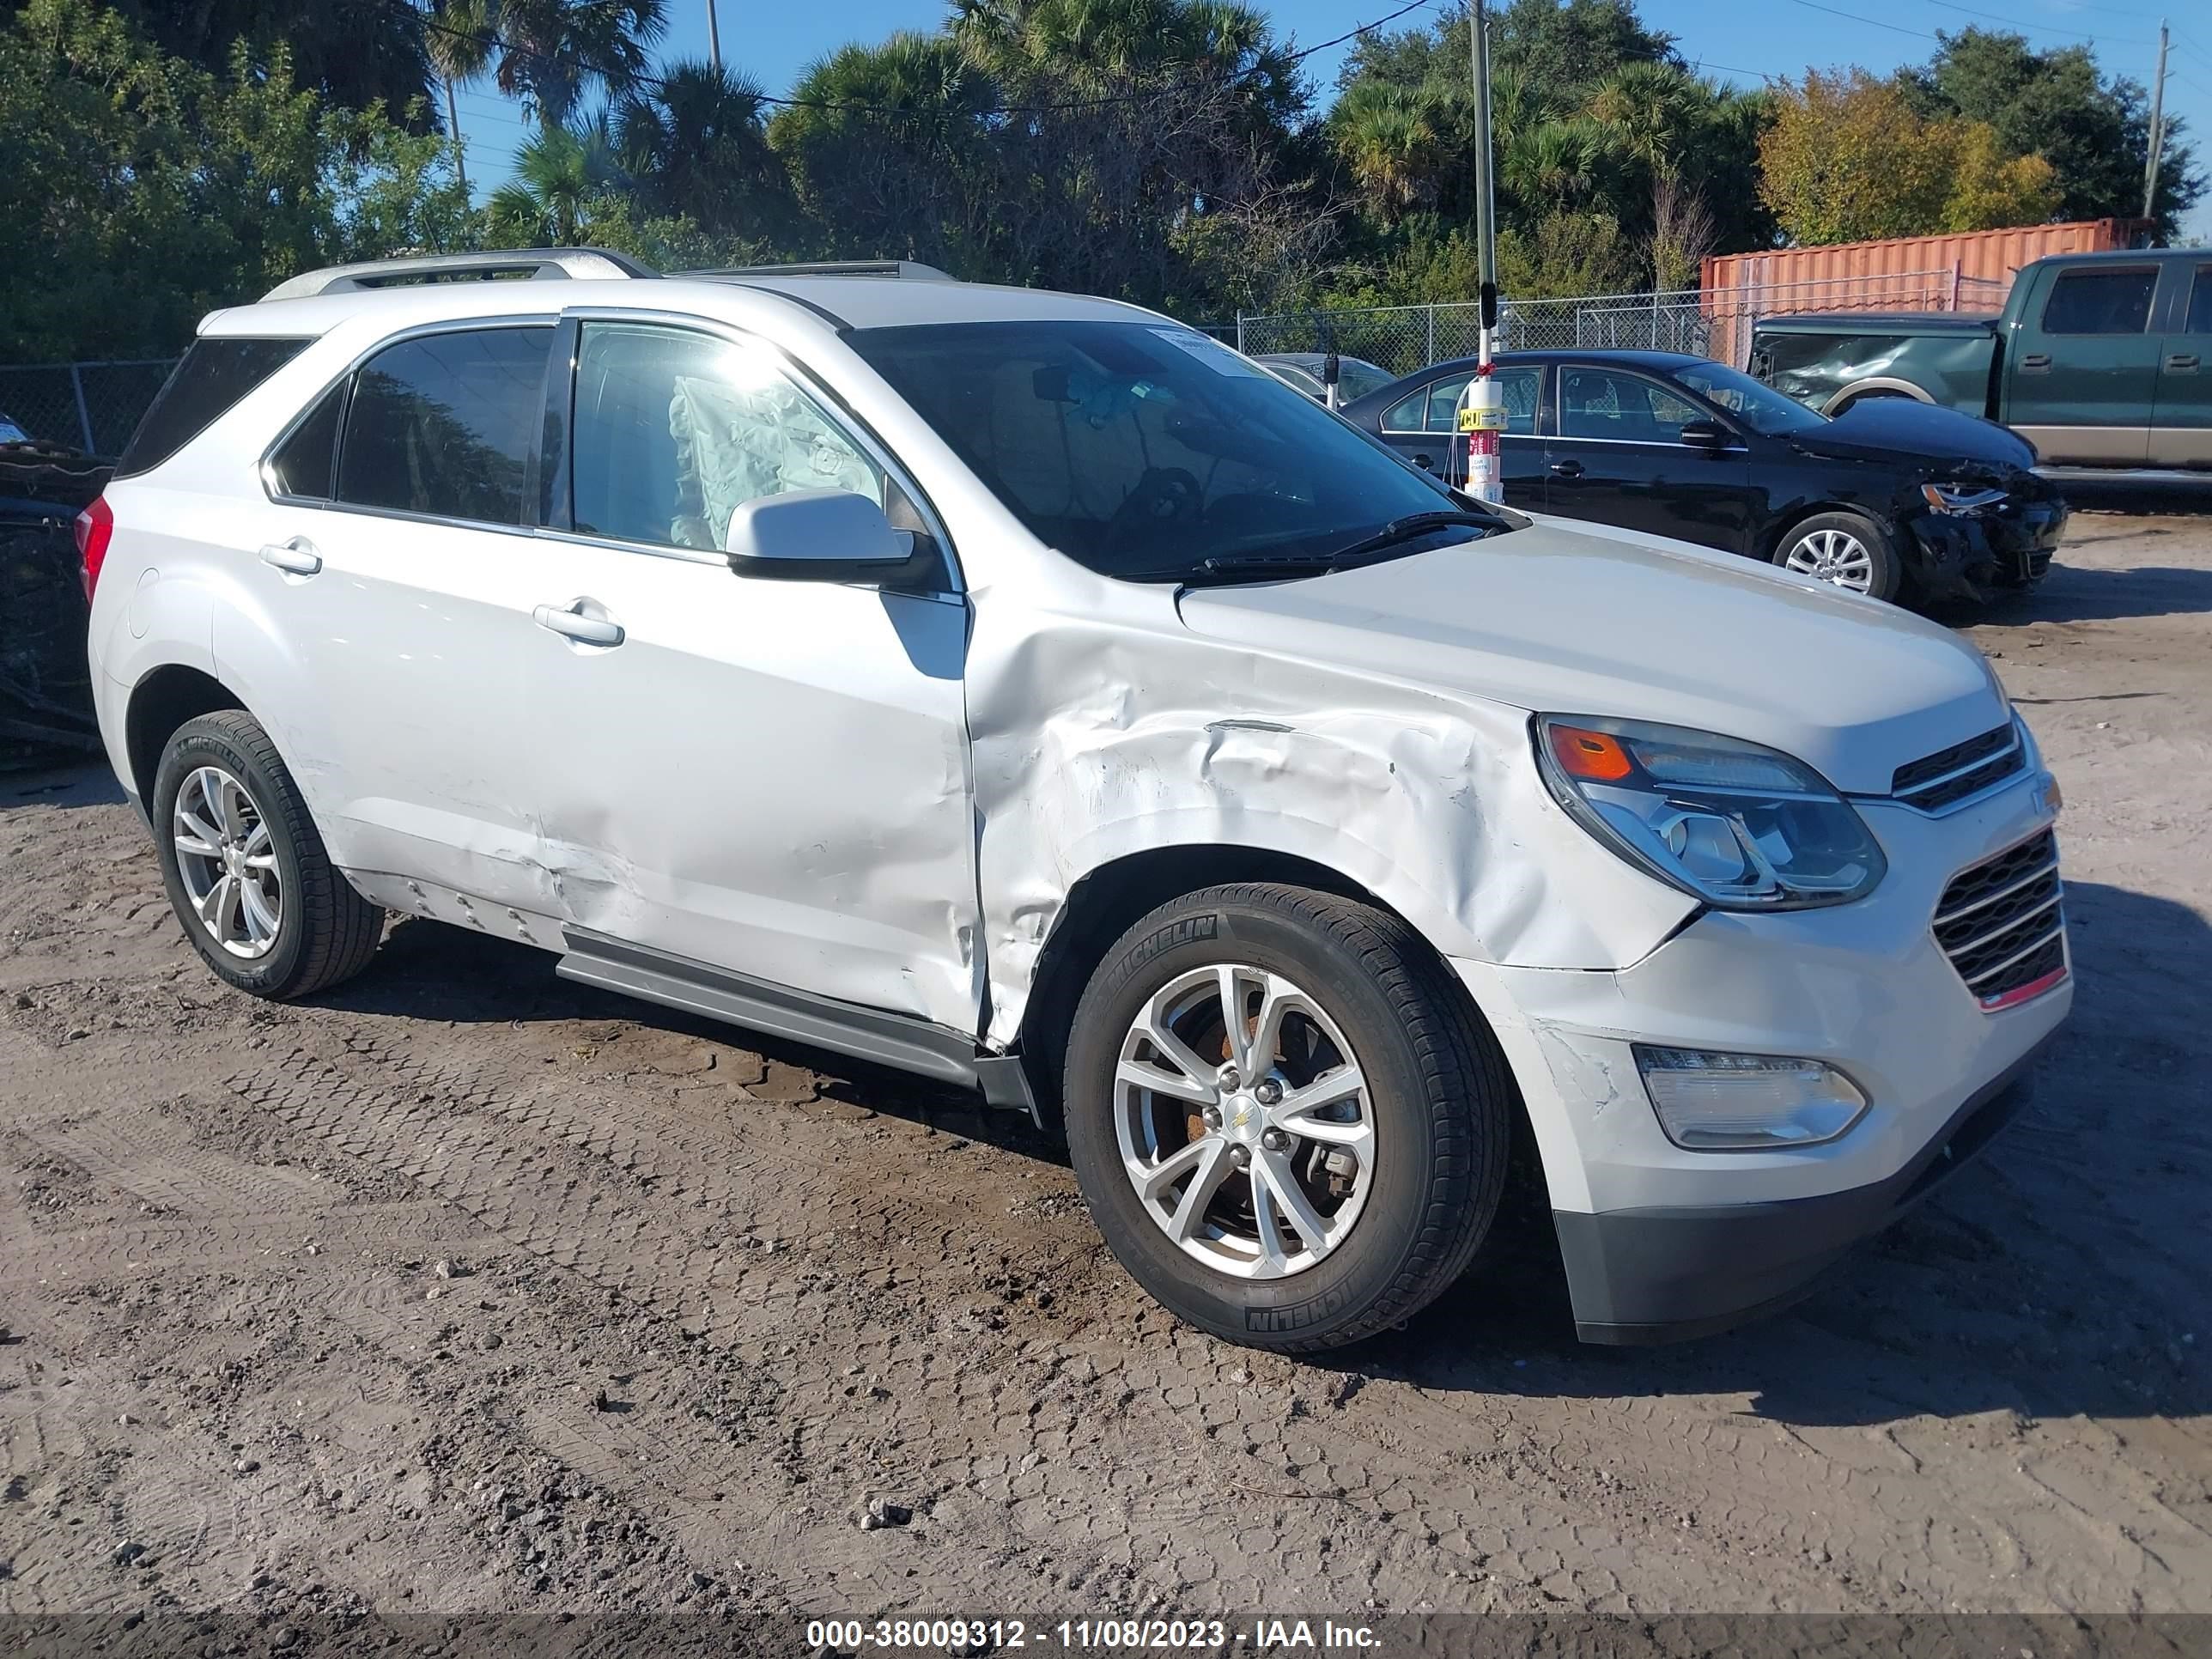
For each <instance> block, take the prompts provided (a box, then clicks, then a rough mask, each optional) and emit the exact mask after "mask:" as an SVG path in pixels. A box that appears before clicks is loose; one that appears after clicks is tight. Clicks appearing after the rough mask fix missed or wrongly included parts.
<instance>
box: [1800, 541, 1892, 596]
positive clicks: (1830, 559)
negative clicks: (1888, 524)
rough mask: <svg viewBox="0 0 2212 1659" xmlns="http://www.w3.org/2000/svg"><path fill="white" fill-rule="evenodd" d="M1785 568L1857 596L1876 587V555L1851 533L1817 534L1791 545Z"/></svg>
mask: <svg viewBox="0 0 2212 1659" xmlns="http://www.w3.org/2000/svg"><path fill="white" fill-rule="evenodd" d="M1783 563H1784V567H1785V568H1788V569H1790V570H1795V571H1796V572H1797V573H1798V574H1800V575H1802V576H1816V577H1818V578H1819V579H1820V580H1822V581H1824V582H1833V583H1834V584H1835V585H1836V586H1838V587H1847V588H1849V589H1850V591H1851V592H1854V593H1865V592H1870V591H1872V589H1873V586H1874V555H1873V554H1872V553H1870V552H1869V551H1868V550H1867V544H1865V543H1864V542H1863V541H1861V540H1860V539H1859V538H1857V536H1854V535H1853V534H1851V532H1850V531H1848V530H1834V529H1830V530H1816V531H1814V532H1812V533H1811V534H1810V535H1807V536H1801V537H1799V538H1797V540H1796V542H1795V543H1794V544H1792V545H1791V547H1790V554H1789V556H1788V557H1787V558H1786V559H1784V561H1783Z"/></svg>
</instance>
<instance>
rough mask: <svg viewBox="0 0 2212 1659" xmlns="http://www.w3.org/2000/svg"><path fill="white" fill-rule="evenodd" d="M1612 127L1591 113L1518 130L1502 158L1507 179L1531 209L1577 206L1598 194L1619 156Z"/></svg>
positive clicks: (1501, 169) (1501, 171)
mask: <svg viewBox="0 0 2212 1659" xmlns="http://www.w3.org/2000/svg"><path fill="white" fill-rule="evenodd" d="M1619 150H1620V139H1619V137H1618V135H1617V134H1616V133H1615V132H1614V131H1613V129H1612V128H1610V127H1608V126H1607V125H1604V124H1603V123H1602V122H1599V121H1595V120H1592V119H1591V118H1589V117H1588V116H1586V115H1577V116H1570V117H1569V118H1567V119H1565V120H1564V121H1546V122H1543V123H1541V125H1537V126H1535V127H1533V128H1528V129H1524V130H1523V131H1519V132H1516V133H1515V134H1514V135H1513V136H1512V137H1511V138H1510V139H1509V140H1508V141H1507V142H1506V143H1505V145H1504V152H1503V154H1501V155H1499V157H1498V174H1499V178H1500V180H1501V182H1503V183H1504V185H1506V186H1507V187H1508V188H1509V189H1510V191H1512V193H1513V194H1514V196H1515V197H1517V198H1518V199H1519V200H1520V201H1521V202H1522V203H1523V204H1526V205H1527V206H1528V207H1529V208H1530V209H1532V210H1542V209H1544V208H1547V207H1548V208H1568V209H1571V208H1576V207H1579V206H1581V205H1582V204H1583V203H1584V202H1585V201H1587V200H1588V199H1589V197H1591V196H1593V195H1595V193H1596V192H1597V191H1598V189H1599V187H1600V185H1601V184H1602V183H1603V182H1604V180H1605V176H1606V174H1607V172H1608V171H1609V170H1610V167H1611V165H1612V163H1613V161H1614V160H1615V159H1616V158H1617V157H1618V155H1619Z"/></svg>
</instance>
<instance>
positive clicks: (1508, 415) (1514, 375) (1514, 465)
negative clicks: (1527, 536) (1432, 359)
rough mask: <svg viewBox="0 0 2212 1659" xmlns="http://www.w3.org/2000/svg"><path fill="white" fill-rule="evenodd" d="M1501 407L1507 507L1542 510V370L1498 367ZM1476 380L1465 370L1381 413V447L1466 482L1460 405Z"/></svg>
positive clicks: (1514, 365) (1495, 371)
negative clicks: (1503, 415) (1463, 394)
mask: <svg viewBox="0 0 2212 1659" xmlns="http://www.w3.org/2000/svg"><path fill="white" fill-rule="evenodd" d="M1491 372H1492V375H1493V376H1494V378H1495V379H1496V380H1497V381H1498V392H1499V395H1500V396H1501V398H1503V399H1504V404H1505V422H1506V424H1505V431H1504V435H1503V436H1502V439H1501V441H1500V442H1499V444H1498V467H1499V471H1500V474H1501V478H1502V482H1503V483H1504V489H1505V504H1506V505H1507V506H1508V507H1526V508H1528V509H1529V510H1530V511H1532V512H1541V511H1542V510H1543V507H1544V482H1545V474H1544V444H1543V440H1542V438H1541V436H1540V435H1538V431H1537V421H1538V416H1539V414H1540V412H1541V408H1542V403H1543V386H1544V370H1543V368H1542V366H1541V364H1537V363H1510V364H1505V363H1501V364H1498V365H1497V366H1496V367H1495V368H1492V371H1491ZM1473 379H1474V375H1473V374H1472V373H1470V372H1469V371H1468V370H1465V369H1462V370H1460V371H1458V372H1456V373H1455V374H1446V375H1443V376H1442V377H1440V378H1438V379H1437V380H1429V381H1425V382H1424V383H1423V384H1422V385H1420V386H1418V387H1416V388H1415V389H1414V390H1413V392H1409V393H1408V394H1407V396H1405V397H1403V398H1400V399H1399V400H1398V401H1397V402H1396V403H1395V404H1392V405H1391V406H1390V407H1389V409H1387V410H1384V411H1383V416H1382V419H1381V421H1380V422H1379V425H1380V426H1381V428H1382V437H1383V442H1385V443H1387V444H1389V446H1390V447H1392V448H1393V449H1395V450H1396V451H1398V453H1401V455H1404V456H1406V457H1407V459H1410V460H1411V461H1412V462H1413V465H1416V466H1419V467H1421V468H1423V469H1425V471H1431V472H1433V473H1435V474H1436V475H1437V477H1440V478H1443V479H1444V480H1446V481H1447V482H1448V483H1465V482H1466V479H1467V441H1466V439H1464V438H1462V437H1460V436H1458V433H1459V400H1460V398H1461V395H1462V393H1464V392H1466V390H1467V387H1468V381H1470V380H1473Z"/></svg>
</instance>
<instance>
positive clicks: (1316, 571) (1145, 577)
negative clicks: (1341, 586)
mask: <svg viewBox="0 0 2212 1659" xmlns="http://www.w3.org/2000/svg"><path fill="white" fill-rule="evenodd" d="M1458 525H1468V526H1473V527H1474V528H1476V529H1479V530H1495V529H1496V528H1498V520H1495V519H1493V518H1491V517H1489V516H1488V515H1487V514H1486V513H1462V512H1437V513H1410V514H1408V515H1407V517H1405V518H1402V519H1393V520H1390V522H1389V524H1386V525H1384V526H1383V528H1382V529H1380V530H1378V531H1376V532H1375V533H1374V534H1373V535H1371V536H1363V537H1361V538H1359V539H1358V541H1356V542H1352V543H1349V544H1346V545H1345V546H1343V547H1340V548H1335V549H1333V550H1331V551H1329V552H1327V553H1248V554H1231V555H1226V556H1217V557H1214V558H1210V559H1201V560H1200V561H1199V562H1198V563H1197V564H1196V565H1195V566H1192V567H1189V568H1185V569H1181V570H1156V571H1147V572H1145V573H1143V574H1139V575H1137V576H1135V577H1133V578H1132V580H1138V581H1163V580H1179V581H1180V582H1181V583H1182V586H1186V587H1203V586H1207V585H1208V584H1210V583H1216V582H1236V581H1250V580H1261V581H1265V580H1268V579H1269V578H1271V577H1279V576H1280V577H1289V576H1325V575H1327V574H1329V573H1330V572H1331V571H1334V570H1341V569H1343V568H1345V566H1346V564H1347V563H1348V562H1352V561H1356V560H1358V559H1360V558H1362V557H1364V556H1366V555H1368V554H1370V553H1380V552H1382V551H1383V550H1384V549H1385V548H1389V547H1395V546H1397V545H1398V544H1401V543H1402V542H1410V541H1418V540H1419V538H1422V537H1423V536H1426V535H1431V534H1432V533H1434V532H1437V531H1439V530H1449V529H1451V528H1452V527H1454V526H1458Z"/></svg>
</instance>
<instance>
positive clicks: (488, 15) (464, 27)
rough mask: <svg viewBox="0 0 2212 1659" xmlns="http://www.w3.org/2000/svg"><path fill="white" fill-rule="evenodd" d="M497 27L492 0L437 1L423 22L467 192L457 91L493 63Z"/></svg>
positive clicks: (425, 44)
mask: <svg viewBox="0 0 2212 1659" xmlns="http://www.w3.org/2000/svg"><path fill="white" fill-rule="evenodd" d="M498 27H499V17H498V13H497V9H496V8H495V5H494V4H493V3H492V0H435V5H434V7H433V9H432V11H431V14H430V15H429V17H428V19H427V20H426V21H425V22H424V24H423V28H422V49H423V53H424V55H425V56H426V57H428V58H429V60H430V67H431V69H432V70H434V71H435V73H436V75H437V76H438V79H439V81H440V82H441V84H442V86H443V88H444V90H445V94H446V135H447V137H449V138H451V139H452V140H453V166H454V167H455V169H456V170H457V171H458V172H459V175H460V180H461V188H462V189H463V190H466V189H467V188H468V187H469V169H468V163H467V161H465V159H464V158H463V156H462V154H461V111H460V105H459V101H458V100H457V99H456V97H455V95H454V94H455V92H456V90H457V89H458V88H461V87H464V86H466V85H467V84H468V83H469V82H471V81H473V80H475V79H476V78H477V76H479V75H482V74H483V72H484V71H485V70H487V69H489V67H490V66H491V57H492V51H493V40H494V37H495V35H496V34H497V33H498Z"/></svg>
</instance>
